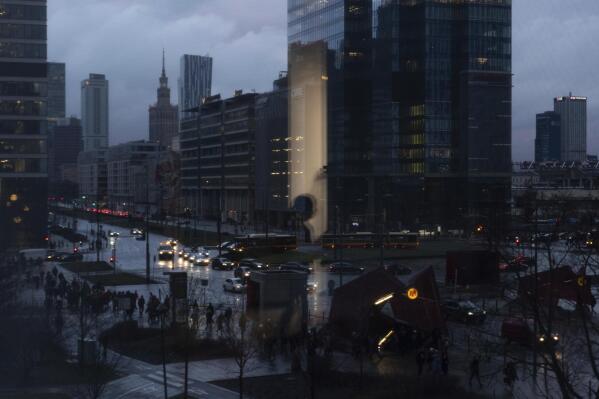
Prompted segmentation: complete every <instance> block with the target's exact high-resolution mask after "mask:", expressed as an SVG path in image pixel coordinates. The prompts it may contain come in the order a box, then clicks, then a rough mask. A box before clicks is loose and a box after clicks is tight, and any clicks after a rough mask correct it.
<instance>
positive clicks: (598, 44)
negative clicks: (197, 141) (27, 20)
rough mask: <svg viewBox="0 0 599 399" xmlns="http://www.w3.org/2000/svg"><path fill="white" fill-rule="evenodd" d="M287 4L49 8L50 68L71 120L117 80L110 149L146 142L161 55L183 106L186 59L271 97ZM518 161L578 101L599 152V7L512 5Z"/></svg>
mask: <svg viewBox="0 0 599 399" xmlns="http://www.w3.org/2000/svg"><path fill="white" fill-rule="evenodd" d="M286 3H287V2H286V0H50V1H48V15H49V17H48V34H49V37H48V47H49V60H51V61H56V62H66V64H67V113H68V114H69V115H80V90H79V82H80V81H81V80H82V79H83V78H85V77H86V76H87V75H88V74H89V73H90V72H92V73H104V74H106V75H107V78H108V79H109V80H110V142H111V144H116V143H120V142H124V141H128V140H134V139H142V138H147V136H148V120H147V119H148V116H147V109H148V106H149V105H150V104H151V103H153V102H155V99H156V87H157V85H158V77H159V74H160V62H161V55H162V48H163V47H164V48H165V49H166V58H167V59H166V64H167V65H166V67H167V75H168V77H169V84H170V86H171V89H172V101H173V102H174V103H176V102H177V98H176V97H177V90H176V86H177V85H176V80H177V76H178V62H179V57H180V55H181V54H184V53H186V54H202V55H204V54H209V55H210V56H212V57H213V58H214V65H213V90H212V91H213V93H222V94H223V95H225V96H230V95H232V94H233V91H234V90H235V89H239V88H241V89H244V90H246V91H247V90H252V89H255V90H256V91H265V90H268V89H270V87H271V86H272V81H273V80H274V79H275V78H276V77H277V75H278V72H279V71H281V70H285V69H286V64H287V61H286V43H287V41H286V9H287V5H286ZM513 14H514V26H513V73H514V92H513V96H514V99H513V100H514V101H513V144H514V145H513V154H514V160H523V159H532V158H533V152H534V150H533V147H534V125H535V114H536V113H538V112H542V111H545V110H550V109H552V107H553V100H552V99H553V97H555V96H557V95H564V94H567V93H568V92H570V91H572V92H573V94H575V95H584V96H588V97H589V152H590V153H595V154H596V153H597V152H598V151H599V137H598V136H599V131H598V130H599V79H598V77H599V1H597V0H513Z"/></svg>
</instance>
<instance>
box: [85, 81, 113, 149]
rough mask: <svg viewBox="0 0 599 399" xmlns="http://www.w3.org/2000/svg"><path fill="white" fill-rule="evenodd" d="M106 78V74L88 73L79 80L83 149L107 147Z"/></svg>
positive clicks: (107, 109) (108, 127)
mask: <svg viewBox="0 0 599 399" xmlns="http://www.w3.org/2000/svg"><path fill="white" fill-rule="evenodd" d="M109 120H110V119H109V108H108V80H106V76H105V75H103V74H98V73H90V74H89V78H88V79H85V80H83V81H81V126H82V127H83V136H82V139H83V151H93V150H99V149H103V148H107V147H108V142H109V129H110V124H109Z"/></svg>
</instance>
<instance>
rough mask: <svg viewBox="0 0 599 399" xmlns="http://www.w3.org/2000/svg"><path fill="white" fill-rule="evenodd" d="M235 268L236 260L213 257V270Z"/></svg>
mask: <svg viewBox="0 0 599 399" xmlns="http://www.w3.org/2000/svg"><path fill="white" fill-rule="evenodd" d="M234 268H235V262H233V261H231V260H229V259H226V258H214V259H212V269H213V270H233V269H234Z"/></svg>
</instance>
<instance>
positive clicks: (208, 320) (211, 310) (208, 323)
mask: <svg viewBox="0 0 599 399" xmlns="http://www.w3.org/2000/svg"><path fill="white" fill-rule="evenodd" d="M212 317H214V307H212V303H209V304H208V307H207V308H206V328H208V329H212Z"/></svg>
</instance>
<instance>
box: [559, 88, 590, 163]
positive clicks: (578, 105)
mask: <svg viewBox="0 0 599 399" xmlns="http://www.w3.org/2000/svg"><path fill="white" fill-rule="evenodd" d="M553 110H554V111H555V113H557V114H558V115H559V116H560V118H561V142H560V147H561V156H560V160H561V161H586V159H587V98H586V97H577V96H573V95H572V93H570V95H568V96H564V97H556V98H555V99H554V100H553Z"/></svg>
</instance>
